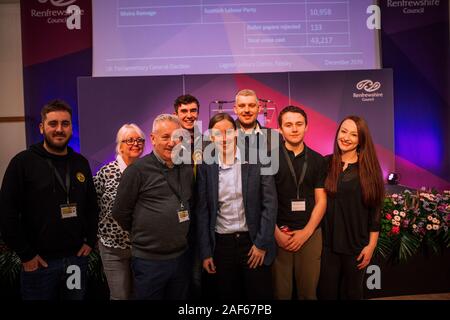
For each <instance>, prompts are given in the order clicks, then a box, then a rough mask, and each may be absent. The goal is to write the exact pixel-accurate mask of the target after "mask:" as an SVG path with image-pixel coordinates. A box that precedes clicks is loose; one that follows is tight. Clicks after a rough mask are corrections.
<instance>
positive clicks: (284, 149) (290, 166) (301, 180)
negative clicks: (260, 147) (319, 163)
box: [282, 145, 308, 200]
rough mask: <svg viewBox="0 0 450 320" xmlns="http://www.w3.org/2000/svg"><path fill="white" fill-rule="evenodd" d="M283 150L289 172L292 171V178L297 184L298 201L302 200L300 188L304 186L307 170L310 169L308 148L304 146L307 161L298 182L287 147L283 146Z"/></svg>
mask: <svg viewBox="0 0 450 320" xmlns="http://www.w3.org/2000/svg"><path fill="white" fill-rule="evenodd" d="M282 148H283V151H284V157H285V158H286V162H287V164H288V167H289V171H291V175H292V178H293V179H294V183H295V186H296V188H297V200H298V199H300V186H301V185H302V183H303V180H304V179H305V174H306V169H307V167H308V162H307V160H308V153H307V151H306V150H307V149H306V146H304V150H305V161H304V162H303V167H302V173H301V174H300V179H299V180H298V182H297V176H296V175H295V170H294V166H293V165H292V161H291V158H290V157H289V154H288V152H287V150H286V146H284V145H283V147H282Z"/></svg>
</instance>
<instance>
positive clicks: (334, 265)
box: [318, 247, 365, 300]
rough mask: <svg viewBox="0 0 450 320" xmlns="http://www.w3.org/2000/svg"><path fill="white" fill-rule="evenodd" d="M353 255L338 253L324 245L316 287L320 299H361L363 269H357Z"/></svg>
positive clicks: (356, 262)
mask: <svg viewBox="0 0 450 320" xmlns="http://www.w3.org/2000/svg"><path fill="white" fill-rule="evenodd" d="M356 258H357V256H355V255H346V254H339V253H335V252H333V251H331V249H330V248H328V247H324V248H323V250H322V262H321V269H320V279H319V287H318V298H319V299H322V300H361V299H363V293H364V289H363V283H364V272H365V269H362V270H359V269H358V268H357V265H358V264H359V263H360V261H359V262H358V261H357V260H356Z"/></svg>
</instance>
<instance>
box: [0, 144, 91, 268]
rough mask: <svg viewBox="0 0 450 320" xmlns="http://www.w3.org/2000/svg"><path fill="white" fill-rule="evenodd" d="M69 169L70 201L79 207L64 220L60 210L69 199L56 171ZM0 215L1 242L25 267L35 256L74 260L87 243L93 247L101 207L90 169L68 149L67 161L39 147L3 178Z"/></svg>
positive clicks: (21, 155) (17, 158)
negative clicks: (12, 251) (99, 206)
mask: <svg viewBox="0 0 450 320" xmlns="http://www.w3.org/2000/svg"><path fill="white" fill-rule="evenodd" d="M49 160H50V161H51V163H52V164H53V165H54V166H53V167H52V166H51V165H50V164H49ZM67 163H68V168H69V177H70V192H69V201H70V203H76V204H77V216H76V217H72V218H65V219H62V218H61V209H60V205H64V204H66V202H67V200H66V196H67V195H66V192H65V191H64V189H63V187H62V186H61V184H60V183H59V182H58V180H57V178H56V174H55V170H58V169H60V168H62V171H63V172H65V169H66V168H67V166H66V164H67ZM56 168H58V169H56ZM58 171H60V170H58ZM62 181H63V182H64V181H65V175H64V176H62ZM0 210H1V212H0V231H1V235H2V238H3V240H4V241H5V243H6V245H7V246H8V247H10V248H11V249H12V250H14V251H15V252H16V253H17V255H18V256H19V257H20V259H21V260H22V261H23V262H26V261H29V260H31V259H32V258H33V257H34V256H35V255H36V254H39V255H40V256H41V257H43V258H44V259H48V258H61V257H65V256H70V255H75V254H76V253H77V252H78V250H79V249H80V248H81V246H82V245H83V243H86V244H88V245H89V246H91V247H93V246H94V245H95V242H96V234H97V223H98V207H97V201H96V193H95V188H94V184H93V181H92V174H91V169H90V168H89V163H88V161H87V160H86V159H85V158H84V157H83V156H82V155H80V154H78V153H76V152H74V151H73V150H72V149H71V148H70V147H69V148H68V154H67V155H65V156H56V155H52V154H50V153H48V152H47V151H46V150H45V149H44V147H43V143H42V142H41V143H38V144H35V145H32V146H31V147H30V148H29V149H28V150H26V151H22V152H20V153H19V154H17V155H16V156H15V157H14V158H13V159H12V160H11V162H10V163H9V165H8V168H7V170H6V172H5V176H4V178H3V184H2V188H1V192H0Z"/></svg>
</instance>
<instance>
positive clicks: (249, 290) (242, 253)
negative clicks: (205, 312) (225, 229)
mask: <svg viewBox="0 0 450 320" xmlns="http://www.w3.org/2000/svg"><path fill="white" fill-rule="evenodd" d="M252 245H253V243H252V241H251V239H250V235H249V234H248V232H238V233H233V234H217V233H216V248H215V252H214V263H215V266H216V272H217V273H216V274H215V275H214V276H215V277H216V281H217V296H218V298H219V299H220V300H239V299H243V300H269V299H272V297H273V292H272V282H271V270H270V267H269V266H266V265H262V266H259V267H256V268H255V269H250V268H249V267H248V264H247V261H248V259H249V256H248V253H249V251H250V248H251V247H252Z"/></svg>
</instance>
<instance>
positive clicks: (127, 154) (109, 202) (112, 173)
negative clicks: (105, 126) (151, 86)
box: [94, 123, 145, 300]
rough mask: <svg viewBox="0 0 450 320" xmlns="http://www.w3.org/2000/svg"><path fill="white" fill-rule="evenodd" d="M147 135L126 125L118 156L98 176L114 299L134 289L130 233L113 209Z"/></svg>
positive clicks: (101, 230)
mask: <svg viewBox="0 0 450 320" xmlns="http://www.w3.org/2000/svg"><path fill="white" fill-rule="evenodd" d="M144 137H145V136H144V133H143V132H142V130H141V129H140V128H139V127H138V126H137V125H136V124H134V123H132V124H124V125H123V126H122V127H121V128H120V129H119V131H118V132H117V136H116V159H115V160H114V161H112V162H110V163H108V164H106V165H104V166H103V167H102V168H100V170H99V171H98V172H97V174H96V175H95V176H94V185H95V189H96V191H97V202H98V205H99V207H100V216H99V224H98V234H97V235H98V238H99V240H100V241H99V249H100V256H101V258H102V263H103V270H104V271H105V274H106V279H107V281H108V286H109V291H110V298H111V300H127V299H129V298H130V295H131V292H132V281H133V277H132V274H131V265H130V263H131V243H130V239H129V234H128V232H126V231H124V230H123V229H122V228H121V227H120V225H119V224H118V223H117V222H116V221H115V220H114V218H113V217H112V216H111V209H112V207H113V204H114V200H115V198H116V193H117V187H118V186H119V182H120V179H121V177H122V173H123V172H124V171H125V169H126V168H127V166H129V165H130V164H132V163H133V162H134V161H135V160H136V159H138V158H139V157H140V156H141V155H142V152H143V151H144V144H145V138H144Z"/></svg>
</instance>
